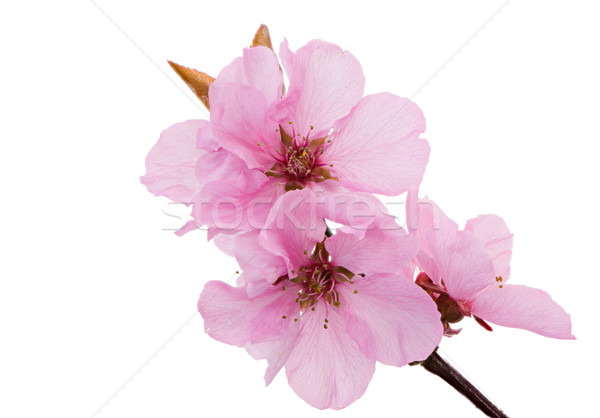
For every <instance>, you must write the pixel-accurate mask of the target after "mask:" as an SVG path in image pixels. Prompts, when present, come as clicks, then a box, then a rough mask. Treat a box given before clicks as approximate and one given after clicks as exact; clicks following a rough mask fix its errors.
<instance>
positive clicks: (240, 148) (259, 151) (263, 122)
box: [209, 82, 281, 170]
mask: <svg viewBox="0 0 600 418" xmlns="http://www.w3.org/2000/svg"><path fill="white" fill-rule="evenodd" d="M209 94H210V103H211V110H210V120H211V122H212V127H213V132H214V134H215V136H216V137H217V138H218V140H219V143H220V144H221V146H222V147H223V148H225V149H227V150H228V151H230V152H232V153H233V154H235V155H237V156H238V157H239V158H241V159H242V160H244V161H245V162H246V164H248V167H249V168H261V169H262V170H266V169H268V168H271V166H272V165H273V164H274V163H275V158H274V157H273V156H272V154H273V152H274V150H275V149H277V147H279V146H280V145H281V136H280V134H279V132H277V131H276V129H278V125H277V123H275V122H273V121H271V120H269V118H268V117H267V114H266V108H267V99H265V96H264V95H263V94H262V93H261V92H260V91H259V90H258V89H256V88H255V87H252V86H249V85H246V84H241V83H217V82H214V83H213V84H211V86H210V90H209Z"/></svg>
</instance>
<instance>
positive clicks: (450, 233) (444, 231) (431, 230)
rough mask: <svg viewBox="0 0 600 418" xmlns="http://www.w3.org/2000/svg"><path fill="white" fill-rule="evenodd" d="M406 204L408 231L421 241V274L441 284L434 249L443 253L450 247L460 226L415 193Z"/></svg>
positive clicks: (410, 195) (418, 264)
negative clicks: (418, 197)
mask: <svg viewBox="0 0 600 418" xmlns="http://www.w3.org/2000/svg"><path fill="white" fill-rule="evenodd" d="M406 204H407V222H408V230H409V232H410V233H411V235H414V236H415V237H416V238H417V240H418V241H419V253H418V255H417V257H416V260H415V261H416V264H417V266H418V267H419V269H420V271H421V272H425V273H427V275H428V276H429V277H430V278H431V280H433V281H434V282H435V283H436V284H440V279H441V278H442V273H441V272H440V271H439V269H438V266H437V265H436V260H434V258H433V250H432V248H437V251H442V250H443V249H444V248H446V247H447V246H450V245H451V244H452V242H453V240H454V239H455V237H456V234H457V233H458V225H457V224H456V223H455V222H454V221H453V220H451V219H450V218H448V217H447V216H446V214H445V213H444V212H442V210H441V209H440V208H439V207H438V206H437V205H436V204H435V203H434V202H432V201H431V200H429V199H427V198H425V199H416V195H415V194H414V192H409V193H408V196H407V203H406Z"/></svg>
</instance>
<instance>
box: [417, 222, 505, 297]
mask: <svg viewBox="0 0 600 418" xmlns="http://www.w3.org/2000/svg"><path fill="white" fill-rule="evenodd" d="M436 233H438V234H439V233H441V230H440V231H430V232H429V234H428V235H429V236H431V235H435V234H436ZM430 242H431V239H430ZM431 249H432V256H433V257H432V258H433V260H435V264H436V266H437V269H438V271H439V274H440V275H441V280H443V282H444V284H445V285H446V289H447V290H448V294H449V295H450V296H452V298H453V299H455V300H468V299H470V298H472V297H473V296H474V295H475V294H476V293H477V292H479V291H481V290H483V289H485V288H486V287H488V286H489V285H491V284H493V283H495V282H496V280H495V274H494V264H493V263H492V258H491V257H490V255H489V254H488V253H487V251H486V250H485V249H484V248H483V246H482V245H481V243H480V242H479V240H478V239H477V237H476V236H475V235H473V234H472V233H471V232H469V231H459V232H458V233H456V235H454V238H453V240H452V242H451V244H450V245H444V246H437V245H436V246H432V248H431ZM426 273H427V272H426ZM431 278H432V279H433V277H431Z"/></svg>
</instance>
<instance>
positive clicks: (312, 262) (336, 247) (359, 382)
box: [198, 189, 443, 409]
mask: <svg viewBox="0 0 600 418" xmlns="http://www.w3.org/2000/svg"><path fill="white" fill-rule="evenodd" d="M340 213H341V211H340V209H339V207H336V208H335V209H334V210H328V209H327V208H326V207H325V208H323V207H320V206H318V205H317V198H316V195H315V194H314V193H313V192H312V191H311V190H310V189H304V190H296V191H291V192H289V193H286V194H285V195H284V196H283V197H282V198H281V199H279V200H278V201H277V203H276V204H275V206H274V207H273V210H272V211H271V213H270V215H269V218H268V220H267V222H266V226H265V229H264V230H263V231H261V232H260V233H259V232H258V231H252V232H247V233H245V234H242V235H241V236H238V237H236V239H235V240H234V242H233V246H232V251H233V253H234V254H235V256H236V258H237V259H238V262H239V263H240V265H241V266H242V269H243V270H244V273H243V274H242V276H241V277H240V280H239V283H238V285H241V286H240V287H232V286H229V285H227V284H226V283H223V282H219V281H211V282H208V283H207V284H206V286H205V288H204V291H203V292H202V294H201V295H200V299H199V301H198V309H199V311H200V313H201V314H202V316H203V318H204V321H205V322H204V323H205V329H206V332H207V333H208V334H209V335H210V336H212V337H213V338H215V339H217V340H219V341H222V342H225V343H227V344H232V345H238V346H241V347H245V348H246V349H247V350H248V352H249V353H250V354H251V355H252V356H253V357H254V358H256V359H267V361H268V368H267V371H266V374H265V381H266V383H267V384H269V383H270V382H271V381H272V380H273V378H274V377H275V375H276V374H277V373H278V371H279V370H280V369H281V368H282V367H283V366H285V369H286V375H287V378H288V382H289V384H290V386H291V387H292V388H293V389H294V391H295V392H296V393H297V394H298V395H299V396H300V397H302V398H303V399H304V400H306V401H307V402H308V403H309V404H311V405H313V406H315V407H317V408H319V409H325V408H333V409H341V408H344V407H345V406H347V405H349V404H350V403H352V402H353V401H355V400H356V399H358V398H359V397H360V396H361V395H362V394H363V393H364V391H365V389H366V387H367V385H368V383H369V381H370V380H371V377H372V375H373V373H374V371H375V361H379V362H381V363H384V364H390V365H394V366H403V365H405V364H407V363H409V362H412V361H419V360H423V359H425V358H426V357H427V356H429V354H431V352H432V351H433V350H434V349H435V347H436V346H437V344H438V343H439V342H440V340H441V337H442V334H443V329H442V324H441V322H440V314H439V312H438V311H437V309H436V306H435V303H433V301H432V300H431V298H429V296H428V295H427V293H425V292H424V291H423V290H422V289H420V288H419V287H418V286H416V285H415V284H414V282H413V281H412V280H410V279H408V278H406V277H402V276H400V275H399V274H398V272H399V271H400V270H401V269H402V268H403V266H404V265H405V264H407V263H408V262H409V261H410V260H411V258H412V257H414V255H415V254H416V249H417V248H416V240H415V239H414V238H413V237H411V236H410V235H408V234H406V233H405V232H404V231H403V230H402V229H399V228H398V227H395V228H392V223H390V219H388V218H385V217H378V218H377V219H375V220H374V221H373V222H372V224H371V228H369V229H367V230H362V231H357V230H354V229H353V228H351V227H348V226H344V227H342V228H340V229H338V231H337V233H336V234H335V235H333V236H331V237H327V238H326V237H325V229H326V225H325V222H324V221H323V218H324V217H325V218H329V219H332V218H334V219H333V220H334V221H337V222H340V221H342V222H343V221H346V220H347V217H345V216H339V214H340ZM336 214H338V216H336Z"/></svg>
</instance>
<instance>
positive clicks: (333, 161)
mask: <svg viewBox="0 0 600 418" xmlns="http://www.w3.org/2000/svg"><path fill="white" fill-rule="evenodd" d="M280 56H281V59H282V64H283V68H285V71H286V73H287V74H288V77H289V79H290V85H289V89H288V92H287V94H285V95H282V85H283V74H282V71H281V69H280V66H279V62H278V60H277V57H276V55H275V54H274V53H273V52H272V51H271V50H270V49H268V48H266V47H260V46H259V47H255V48H248V49H245V50H244V52H243V56H242V57H240V58H237V59H235V60H234V61H233V62H232V63H231V64H230V65H228V66H227V67H225V68H224V69H223V70H222V71H221V72H220V74H219V75H218V76H217V78H216V80H215V81H214V82H213V83H212V84H211V85H210V89H209V99H210V106H211V111H210V122H203V121H189V122H185V123H183V124H177V125H174V126H173V127H171V128H169V129H168V130H167V131H165V132H164V133H163V135H162V136H161V138H160V139H159V142H158V144H157V145H156V146H155V147H154V148H153V149H152V150H151V152H150V154H149V155H148V159H147V174H146V175H145V176H143V177H142V182H143V183H144V184H146V186H147V187H148V189H149V190H150V191H151V192H153V193H155V194H157V195H164V196H167V197H169V198H171V199H173V200H175V201H179V202H185V203H193V209H192V216H193V218H194V219H195V224H196V226H201V225H208V226H209V227H211V228H212V229H213V233H211V236H212V235H214V233H215V232H223V231H224V232H230V233H232V232H238V231H246V230H251V229H256V228H261V227H262V226H263V225H264V222H265V221H266V216H267V215H268V213H269V210H270V208H271V207H272V206H273V204H274V203H275V201H276V200H277V198H278V197H280V196H281V195H282V194H284V193H285V192H286V191H289V190H293V189H301V188H304V187H309V188H313V189H317V190H318V189H327V190H329V191H331V190H333V189H337V190H338V191H340V190H348V191H364V192H370V193H381V194H386V195H397V194H400V193H403V192H405V191H406V190H408V189H409V188H412V187H416V186H418V184H419V183H420V182H421V179H422V176H423V172H424V170H425V166H426V164H427V160H428V158H429V145H428V144H427V141H425V140H424V139H421V138H419V134H420V133H422V132H423V131H424V130H425V120H424V117H423V114H422V112H421V110H420V109H419V108H418V107H417V106H416V105H415V104H414V103H413V102H411V101H410V100H409V99H405V98H401V97H398V96H395V95H393V94H390V93H379V94H373V95H369V96H366V97H362V96H363V91H364V76H363V73H362V70H361V67H360V64H359V63H358V61H357V60H356V58H354V56H353V55H352V54H350V53H349V52H347V51H343V50H342V49H341V48H339V47H338V46H336V45H334V44H330V43H327V42H323V41H319V40H315V41H312V42H310V43H309V44H307V45H306V46H304V47H302V48H300V49H299V50H298V51H297V52H295V53H293V52H291V51H290V50H289V49H288V46H287V41H286V42H283V44H282V45H281V51H280ZM196 136H198V140H197V143H196V141H195V139H196ZM325 183H327V185H325Z"/></svg>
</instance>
